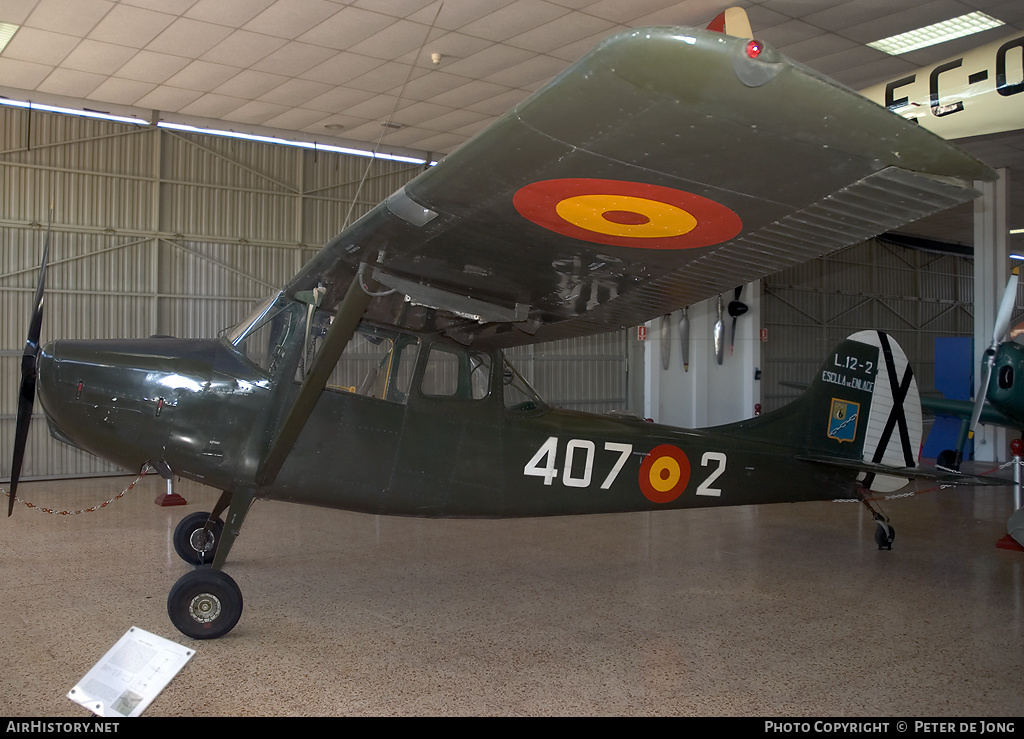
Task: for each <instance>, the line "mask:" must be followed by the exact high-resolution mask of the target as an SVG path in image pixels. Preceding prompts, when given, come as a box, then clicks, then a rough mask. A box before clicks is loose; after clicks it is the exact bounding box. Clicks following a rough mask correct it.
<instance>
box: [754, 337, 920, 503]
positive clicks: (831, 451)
mask: <svg viewBox="0 0 1024 739" xmlns="http://www.w3.org/2000/svg"><path fill="white" fill-rule="evenodd" d="M759 421H762V422H761V423H758V422H759ZM747 423H749V424H750V428H751V429H753V428H756V429H757V433H758V435H762V436H763V435H764V434H765V433H766V432H767V433H769V434H771V435H772V436H773V437H774V438H776V439H778V440H780V441H784V440H785V441H787V442H789V443H790V444H792V445H793V446H796V447H797V448H798V449H800V450H801V451H800V452H799V453H798V456H799V457H800V458H802V459H806V460H809V461H815V462H822V463H826V464H831V465H833V466H840V467H845V468H849V469H854V470H859V471H860V473H861V474H860V476H859V478H858V479H859V480H860V481H861V483H862V484H863V486H864V487H865V488H867V489H869V490H872V491H875V492H892V491H893V490H898V489H899V488H901V487H903V486H904V485H905V484H906V483H907V481H908V477H900V476H899V475H898V474H896V473H898V472H899V471H901V470H902V471H905V472H909V470H910V469H916V468H917V466H918V454H919V450H920V448H921V432H922V427H923V424H922V419H921V399H920V395H919V393H918V389H917V382H916V380H915V377H914V372H913V370H912V368H911V367H910V363H909V361H908V360H907V356H906V354H904V352H903V350H902V349H901V348H900V346H899V344H897V343H896V340H895V339H893V338H892V337H891V336H889V335H888V334H885V333H883V332H881V331H860V332H858V333H855V334H853V335H852V336H850V337H848V338H847V339H846V340H845V341H843V342H842V343H840V344H839V345H838V346H837V347H836V348H835V349H834V350H833V351H832V353H831V354H830V355H829V357H828V358H827V359H826V360H825V362H824V364H823V365H822V366H821V369H820V370H819V371H818V374H817V375H816V376H815V378H814V380H813V382H811V384H810V386H809V387H808V389H807V391H806V392H805V393H804V394H803V395H802V396H801V397H800V398H798V399H797V400H795V401H793V402H792V403H790V404H789V405H788V406H785V407H784V408H782V409H780V410H778V411H776V412H774V413H770V414H767V415H766V416H762V417H761V418H760V419H754V420H753V421H750V422H747ZM913 476H914V477H918V476H922V475H921V473H920V471H916V474H914V475H913Z"/></svg>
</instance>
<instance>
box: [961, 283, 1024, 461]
mask: <svg viewBox="0 0 1024 739" xmlns="http://www.w3.org/2000/svg"><path fill="white" fill-rule="evenodd" d="M1019 279H1020V275H1019V274H1018V271H1017V270H1016V269H1015V270H1014V271H1013V274H1012V275H1010V279H1009V280H1008V281H1007V283H1006V291H1005V292H1004V293H1003V300H1002V302H1001V303H1000V304H999V312H998V313H996V323H995V327H994V328H993V330H992V343H991V344H989V346H988V349H986V350H985V358H984V362H983V363H982V366H983V368H984V373H983V375H982V379H981V384H980V385H979V386H978V392H977V393H976V394H975V395H976V397H975V399H974V410H973V412H972V413H971V425H970V427H969V429H968V431H967V438H968V439H973V438H974V432H975V430H976V429H977V428H978V420H979V419H980V418H981V411H982V409H983V408H984V407H985V397H986V396H987V395H988V383H989V380H990V379H991V377H992V366H993V365H994V364H995V361H996V352H997V351H998V350H999V345H1000V344H1001V343H1002V342H1003V339H1005V338H1006V332H1007V331H1008V330H1009V328H1010V319H1011V318H1012V317H1013V307H1014V304H1015V303H1016V302H1017V282H1018V280H1019ZM958 451H959V455H958V456H959V457H960V458H961V459H962V458H963V451H964V450H963V449H962V448H961V449H960V450H958ZM957 461H958V462H959V461H960V460H959V459H958V460H957Z"/></svg>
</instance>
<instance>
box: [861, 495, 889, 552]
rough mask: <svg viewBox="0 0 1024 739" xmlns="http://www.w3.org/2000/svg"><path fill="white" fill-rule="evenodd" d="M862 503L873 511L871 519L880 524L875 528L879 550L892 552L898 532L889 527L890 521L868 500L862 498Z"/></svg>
mask: <svg viewBox="0 0 1024 739" xmlns="http://www.w3.org/2000/svg"><path fill="white" fill-rule="evenodd" d="M860 502H861V503H863V504H864V505H865V507H866V508H867V509H868V510H869V511H871V517H872V518H873V519H874V520H875V523H876V524H878V525H877V526H876V527H875V544H877V545H878V548H879V549H886V550H889V551H891V550H892V540H893V539H895V538H896V530H895V529H894V528H893V527H892V526H890V525H889V519H888V518H886V517H885V516H883V515H882V514H881V513H879V512H878V511H876V510H875V509H874V507H873V506H872V505H871V503H869V502H868V500H867V499H866V498H861V501H860Z"/></svg>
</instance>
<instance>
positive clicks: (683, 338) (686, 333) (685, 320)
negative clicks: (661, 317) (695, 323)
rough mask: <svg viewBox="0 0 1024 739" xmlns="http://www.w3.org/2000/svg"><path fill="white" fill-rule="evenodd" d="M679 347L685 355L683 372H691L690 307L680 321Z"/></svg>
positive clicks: (684, 309) (685, 310) (687, 307)
mask: <svg viewBox="0 0 1024 739" xmlns="http://www.w3.org/2000/svg"><path fill="white" fill-rule="evenodd" d="M679 346H680V351H682V354H683V372H689V371H690V307H689V306H686V307H685V308H683V317H682V318H680V319H679Z"/></svg>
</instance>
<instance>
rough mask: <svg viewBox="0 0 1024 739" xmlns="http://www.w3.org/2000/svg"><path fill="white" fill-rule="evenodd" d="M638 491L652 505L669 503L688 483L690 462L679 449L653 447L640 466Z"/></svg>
mask: <svg viewBox="0 0 1024 739" xmlns="http://www.w3.org/2000/svg"><path fill="white" fill-rule="evenodd" d="M639 481H640V490H641V492H643V494H644V497H645V498H647V499H648V500H650V501H651V502H652V503H671V502H672V501H673V500H675V499H676V498H678V497H679V496H680V495H682V494H683V491H684V490H685V489H686V485H687V483H688V482H690V460H689V459H688V458H687V457H686V453H685V452H683V450H682V449H680V448H679V447H675V446H672V445H671V444H662V445H660V446H656V447H654V449H652V450H651V452H650V454H648V455H647V456H646V457H645V458H644V461H643V464H641V465H640V478H639Z"/></svg>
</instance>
